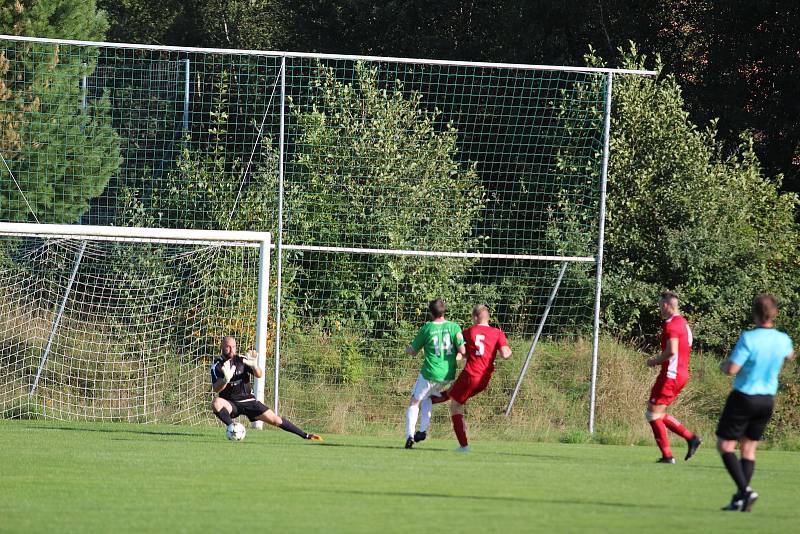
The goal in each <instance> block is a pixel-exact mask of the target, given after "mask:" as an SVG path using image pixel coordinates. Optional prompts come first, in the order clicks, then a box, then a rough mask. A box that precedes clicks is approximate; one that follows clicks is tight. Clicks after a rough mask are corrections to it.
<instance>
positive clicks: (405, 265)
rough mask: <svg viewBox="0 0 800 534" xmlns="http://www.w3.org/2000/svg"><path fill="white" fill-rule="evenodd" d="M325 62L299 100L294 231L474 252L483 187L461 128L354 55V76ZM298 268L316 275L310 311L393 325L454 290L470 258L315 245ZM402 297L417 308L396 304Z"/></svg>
mask: <svg viewBox="0 0 800 534" xmlns="http://www.w3.org/2000/svg"><path fill="white" fill-rule="evenodd" d="M317 68H318V76H317V78H316V80H314V81H313V82H312V85H311V95H310V97H309V98H307V99H305V100H304V101H303V102H297V101H295V102H293V105H292V113H293V115H294V117H295V120H294V123H295V124H296V125H297V126H296V128H297V132H296V135H297V140H296V142H295V145H296V147H297V148H296V149H295V154H294V157H293V160H292V161H291V162H290V166H289V168H288V169H287V176H288V178H287V180H288V183H287V185H286V205H287V208H286V210H287V214H288V219H287V224H286V226H287V231H286V234H287V235H289V236H291V239H292V240H293V241H295V242H297V243H302V244H305V245H335V246H349V247H368V248H381V249H417V250H448V251H466V250H470V249H472V248H474V247H475V246H476V244H477V239H476V237H475V236H473V234H472V232H473V226H474V224H475V219H476V217H477V216H478V214H479V213H480V212H481V209H482V206H483V198H482V188H481V186H480V181H479V179H478V175H477V173H476V171H475V168H474V166H473V165H471V164H462V163H459V161H458V158H457V157H456V156H457V152H458V149H457V146H456V141H457V132H456V130H455V129H454V128H453V127H452V126H450V125H448V124H440V123H439V122H438V121H437V113H436V112H429V111H426V110H425V109H424V108H423V107H422V105H421V95H420V94H418V93H413V92H412V93H410V94H409V93H408V92H406V91H404V90H403V87H402V85H401V84H400V83H399V82H395V83H392V82H388V83H386V85H387V87H381V85H380V84H379V82H378V71H377V69H376V68H373V67H368V66H366V65H364V64H362V63H356V65H355V67H354V71H353V73H352V79H351V80H352V81H350V82H344V81H342V80H341V79H339V78H337V72H336V71H334V70H333V69H332V68H327V67H324V66H321V65H320V66H318V67H317ZM338 74H340V75H341V73H338ZM297 265H299V266H300V268H301V269H302V270H303V272H304V273H305V276H306V280H307V284H306V285H305V286H304V287H303V288H302V289H301V294H298V295H297V301H298V305H299V306H300V307H301V308H302V309H304V310H306V311H307V313H309V314H310V315H312V316H314V317H325V316H326V315H330V314H335V315H336V316H335V317H334V318H333V319H335V320H349V319H357V320H358V321H360V322H359V324H367V325H371V326H372V328H374V329H375V331H377V332H388V331H389V328H390V327H389V325H387V324H384V323H385V322H387V321H389V322H390V323H394V322H402V321H404V320H412V319H415V318H416V317H417V316H418V314H417V313H416V308H418V307H419V306H420V305H421V304H423V303H424V302H425V301H427V300H429V299H430V298H432V297H434V296H443V297H445V298H447V297H448V296H450V295H457V294H458V289H459V287H460V286H459V284H460V283H461V284H463V277H464V274H465V273H466V271H467V270H468V268H469V266H470V265H471V262H470V261H469V260H464V259H462V258H436V259H424V258H413V257H412V258H409V257H396V256H383V255H377V256H376V255H358V254H328V253H319V252H309V253H306V254H303V255H301V256H300V257H299V258H298V259H297ZM320 265H325V268H324V269H325V275H324V276H322V275H320V273H319V272H318V269H319V268H320ZM363 266H368V267H366V268H364V267H363ZM365 288H366V291H365ZM398 294H400V295H403V296H404V297H403V300H404V301H406V302H412V303H415V304H413V306H414V307H415V309H408V310H399V309H398V308H397V306H398V299H397V297H396V295H398ZM342 302H347V303H348V306H344V307H343V306H342V305H341V303H342ZM343 308H345V309H343Z"/></svg>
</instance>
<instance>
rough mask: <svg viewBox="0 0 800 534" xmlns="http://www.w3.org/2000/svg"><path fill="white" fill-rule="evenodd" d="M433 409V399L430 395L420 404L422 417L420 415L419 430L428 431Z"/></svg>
mask: <svg viewBox="0 0 800 534" xmlns="http://www.w3.org/2000/svg"><path fill="white" fill-rule="evenodd" d="M432 409H433V401H432V400H431V398H430V397H428V398H426V399H425V400H423V401H422V403H420V405H419V410H420V417H419V431H420V432H427V431H428V425H430V424H431V410H432Z"/></svg>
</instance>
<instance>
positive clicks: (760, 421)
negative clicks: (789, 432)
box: [717, 390, 775, 441]
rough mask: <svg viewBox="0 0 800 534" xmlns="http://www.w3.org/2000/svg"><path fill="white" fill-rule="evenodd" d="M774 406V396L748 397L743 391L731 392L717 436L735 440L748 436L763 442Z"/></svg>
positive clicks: (718, 425) (720, 419) (721, 417)
mask: <svg viewBox="0 0 800 534" xmlns="http://www.w3.org/2000/svg"><path fill="white" fill-rule="evenodd" d="M774 405H775V397H774V396H773V395H746V394H744V393H742V392H741V391H736V390H733V391H731V394H730V395H728V400H727V401H726V402H725V408H723V410H722V415H721V416H720V417H719V423H718V424H717V436H718V437H720V438H722V439H735V440H738V439H740V438H741V437H742V436H746V437H747V438H748V439H751V440H753V441H761V437H762V436H763V435H764V429H765V428H766V427H767V423H769V419H770V417H772V408H773V407H774Z"/></svg>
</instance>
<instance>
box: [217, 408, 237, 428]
mask: <svg viewBox="0 0 800 534" xmlns="http://www.w3.org/2000/svg"><path fill="white" fill-rule="evenodd" d="M214 415H216V416H217V419H219V420H220V421H222V422H223V423H224V424H225V426H229V425H232V424H233V419H231V413H230V412H229V411H228V409H227V408H223V409H221V410H220V411H218V412H214Z"/></svg>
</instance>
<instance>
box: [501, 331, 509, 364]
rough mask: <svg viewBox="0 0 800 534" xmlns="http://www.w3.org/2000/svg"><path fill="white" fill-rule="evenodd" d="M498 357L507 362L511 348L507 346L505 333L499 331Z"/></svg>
mask: <svg viewBox="0 0 800 534" xmlns="http://www.w3.org/2000/svg"><path fill="white" fill-rule="evenodd" d="M499 344H500V357H501V358H503V359H504V360H507V359H509V358H510V357H511V347H509V346H508V338H506V333H505V332H503V331H502V330H500V343H499Z"/></svg>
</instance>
